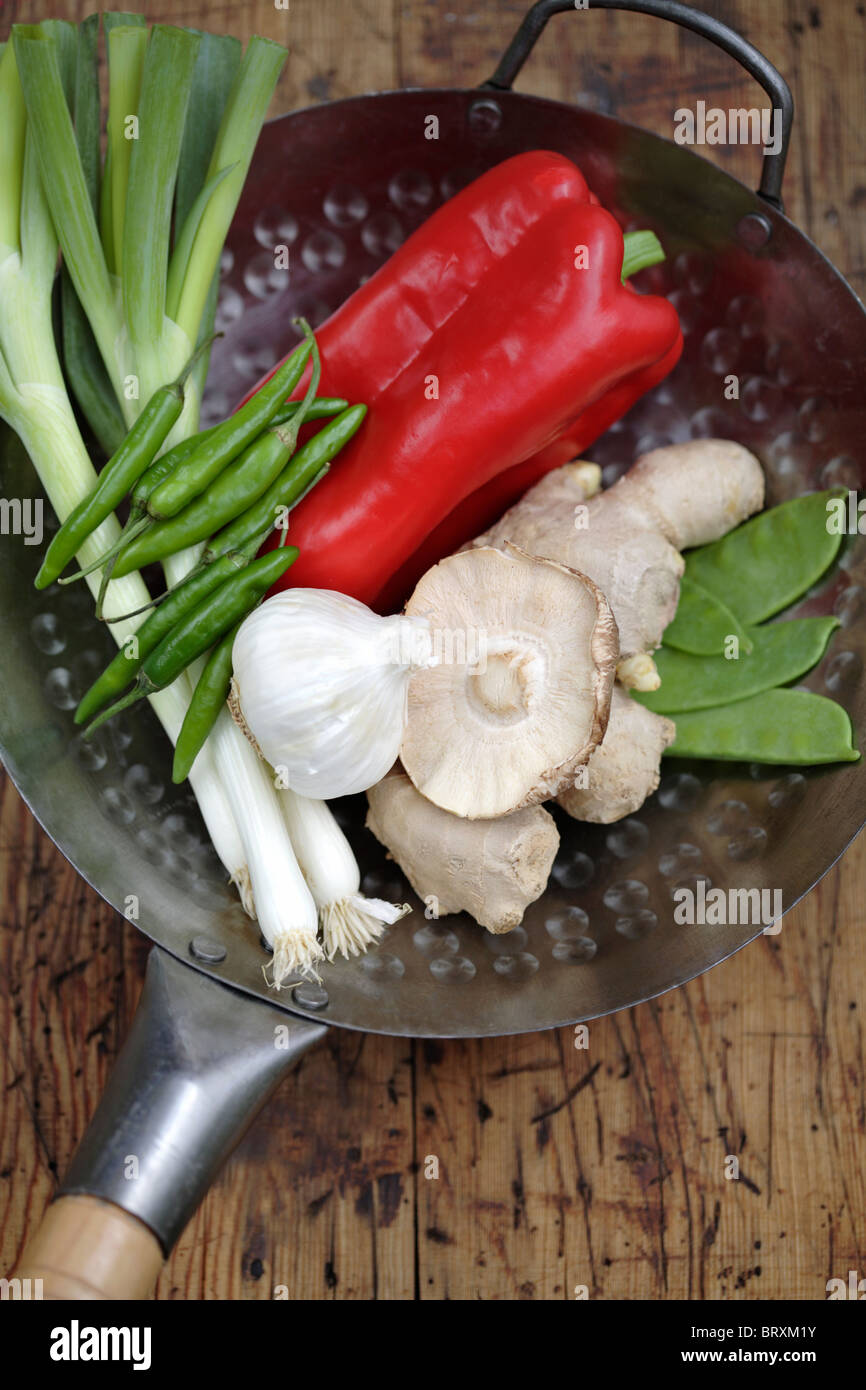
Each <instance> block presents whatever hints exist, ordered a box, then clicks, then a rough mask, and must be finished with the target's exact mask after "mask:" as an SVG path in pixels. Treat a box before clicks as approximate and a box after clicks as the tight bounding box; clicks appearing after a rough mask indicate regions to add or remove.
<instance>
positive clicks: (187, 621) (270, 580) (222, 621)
mask: <svg viewBox="0 0 866 1390" xmlns="http://www.w3.org/2000/svg"><path fill="white" fill-rule="evenodd" d="M297 558H298V550H297V547H296V546H285V547H283V548H282V549H280V550H272V551H270V552H269V553H268V554H267V555H262V556H260V557H259V559H258V560H253V562H252V563H251V564H249V565H247V567H246V568H245V569H243V570H241V572H240V573H239V574H235V575H233V576H232V577H231V578H229V579H226V580H224V582H223V583H222V584H221V585H220V586H219V588H218V589H215V590H214V591H213V592H212V593H210V594H208V596H207V598H205V599H203V600H202V602H201V603H199V604H197V605H196V607H195V608H193V609H192V610H191V611H190V612H188V613H186V614H185V615H184V616H183V617H182V618H181V620H180V622H178V623H175V624H174V626H173V627H172V628H171V630H170V632H168V633H167V634H166V636H165V637H163V639H162V641H161V642H160V643H159V645H158V646H157V647H156V648H155V649H154V650H153V651H152V652H151V653H150V654H149V656H148V657H147V658H146V659H145V661H143V662H142V664H141V666H140V668H139V671H138V675H137V677H136V682H135V686H134V688H133V689H132V690H131V691H130V692H129V694H127V695H124V696H123V698H122V699H120V700H116V701H115V703H114V704H113V705H110V706H109V707H108V709H107V710H103V712H102V713H101V714H99V715H97V717H96V718H95V719H94V720H93V721H92V723H91V724H89V725H88V727H87V729H86V730H85V737H89V736H90V734H92V733H93V731H94V730H95V729H97V728H99V726H100V724H103V723H104V722H105V721H106V720H107V719H111V718H112V716H113V715H115V714H119V713H120V711H121V710H124V709H128V708H129V706H130V705H132V704H135V703H136V701H138V700H143V699H146V698H147V697H148V696H150V695H152V694H153V693H154V691H157V690H164V689H165V687H166V686H167V685H171V683H172V681H176V680H177V678H178V676H179V675H181V674H182V672H183V671H185V670H186V668H187V666H189V664H190V662H192V661H195V659H196V657H199V656H201V655H202V653H203V652H206V651H207V650H208V648H209V647H212V646H213V644H214V643H215V642H217V641H218V640H219V639H220V638H221V637H222V636H224V634H225V633H226V632H228V631H229V629H230V628H232V627H234V626H235V624H236V623H238V622H240V621H241V620H242V619H243V618H245V617H246V616H247V614H248V613H250V612H252V610H253V609H254V608H255V606H256V604H257V603H258V602H259V600H260V599H262V598H263V597H264V595H265V594H266V593H267V591H268V589H270V588H271V587H272V586H273V585H274V584H275V583H276V582H277V580H278V579H280V578H281V577H282V575H284V574H285V572H286V570H287V569H288V568H289V566H290V565H291V564H293V563H294V562H295V560H296V559H297ZM155 616H156V615H155Z"/></svg>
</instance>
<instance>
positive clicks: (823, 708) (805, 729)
mask: <svg viewBox="0 0 866 1390" xmlns="http://www.w3.org/2000/svg"><path fill="white" fill-rule="evenodd" d="M676 726H677V734H676V738H675V739H674V741H673V743H672V744H671V745H670V747H668V748H666V749H665V753H664V756H665V757H666V758H713V759H720V760H722V761H730V762H750V763H751V762H754V763H788V764H792V765H795V764H796V765H800V766H805V767H810V766H814V765H816V764H818V763H840V762H849V763H850V762H856V761H857V760H858V758H859V757H860V754H859V753H858V751H857V749H856V748H855V747H854V745H853V738H852V729H851V720H850V719H849V717H848V715H847V713H846V711H845V710H844V709H843V708H842V706H841V705H837V704H836V702H835V700H828V699H827V698H826V696H824V695H815V694H813V693H812V691H811V690H764V691H762V692H761V694H760V695H752V696H750V697H749V699H747V700H738V701H737V702H736V703H735V704H732V705H716V706H715V707H714V708H713V709H704V710H691V711H689V712H688V713H685V714H678V715H677V717H676Z"/></svg>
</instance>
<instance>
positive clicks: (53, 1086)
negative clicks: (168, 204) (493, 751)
mask: <svg viewBox="0 0 866 1390" xmlns="http://www.w3.org/2000/svg"><path fill="white" fill-rule="evenodd" d="M90 8H91V6H90V4H89V3H87V4H85V3H71V0H65V2H64V0H59V2H58V3H57V4H55V5H53V6H48V5H46V4H45V3H44V0H34V2H33V3H28V4H23V3H21V4H12V5H11V6H10V5H9V4H6V5H5V6H4V7H3V8H2V10H0V37H3V36H4V35H5V33H6V31H7V26H8V24H9V23H10V22H11V21H12V20H18V19H20V20H28V19H34V18H40V17H42V16H44V15H45V14H47V13H53V14H55V15H61V16H68V17H69V18H72V19H78V18H80V17H82V15H83V14H85V13H86V12H87V11H88V10H89V9H90ZM705 8H707V9H708V10H710V11H712V12H713V13H715V14H717V15H718V16H719V17H721V18H723V19H725V20H726V21H728V22H729V23H731V24H733V25H734V26H735V27H737V28H739V29H740V30H741V32H743V33H745V34H746V35H747V37H749V38H750V39H751V40H752V41H753V42H754V43H756V44H757V45H758V46H759V47H761V48H762V49H763V50H764V51H765V52H766V53H767V54H768V55H769V56H770V57H771V58H772V59H773V61H774V62H776V64H777V65H778V66H779V67H780V68H781V69H782V71H783V72H784V73H785V74H786V75H787V76H788V78H789V80H790V81H791V84H792V87H793V89H794V95H795V101H796V104H797V113H798V114H797V122H796V126H795V136H794V140H793V143H792V148H791V157H790V162H789V170H788V178H787V183H786V203H787V208H788V211H789V213H790V215H791V216H792V217H793V218H794V220H795V221H797V222H799V223H800V225H802V226H803V227H804V228H805V230H806V231H807V232H809V234H810V235H811V236H812V237H813V238H814V239H815V240H816V241H817V243H818V244H819V246H821V248H822V249H823V250H824V251H825V252H826V253H827V255H828V256H829V257H830V258H831V259H832V260H833V261H834V262H835V263H836V264H837V265H838V267H839V268H840V269H841V270H842V271H843V272H844V273H845V274H846V275H847V276H848V278H849V279H850V280H851V281H852V283H853V284H854V286H855V288H861V289H862V286H863V281H864V277H866V224H864V219H863V215H862V213H863V207H864V204H866V152H864V147H863V144H862V140H861V119H860V118H861V116H862V94H861V93H862V74H863V70H864V59H866V7H864V6H863V5H861V4H858V3H856V2H855V3H847V0H844V2H843V0H824V3H807V2H806V0H765V3H763V4H761V5H760V6H758V5H755V4H750V3H748V0H726V3H713V4H709V3H708V4H706V6H705ZM523 10H524V5H523V3H522V0H509V2H508V3H498V4H494V3H492V0H485V2H484V3H480V2H479V0H474V3H470V0H412V3H406V4H400V3H390V0H357V3H352V4H346V3H343V0H292V4H291V9H290V11H289V13H288V14H286V12H285V11H278V10H276V9H275V7H274V6H273V5H269V4H265V3H264V2H263V0H260V2H259V3H254V4H247V5H244V6H238V5H225V4H221V3H213V2H212V0H209V2H208V3H205V0H191V2H190V3H188V4H183V5H180V4H170V3H165V4H160V5H155V6H153V7H152V8H151V9H150V10H149V11H148V17H149V18H150V19H151V20H175V21H178V22H181V23H185V24H196V23H197V24H201V25H205V24H206V25H207V26H208V27H210V28H212V29H214V30H221V29H222V30H231V31H232V32H234V33H237V34H239V35H240V36H242V37H246V36H247V35H249V34H250V33H251V32H253V31H257V32H260V33H266V34H269V35H272V36H273V37H275V38H280V39H283V40H284V41H286V40H287V41H288V42H289V44H290V47H291V58H290V62H289V64H288V67H287V70H286V73H285V74H284V77H283V80H282V82H281V84H280V89H279V91H278V93H277V97H276V99H275V110H280V111H282V110H288V109H290V108H292V107H294V106H297V105H306V104H309V103H310V102H316V101H321V100H327V99H330V98H334V97H340V96H344V95H347V94H350V93H356V92H361V91H366V90H373V89H376V88H383V87H394V86H398V85H420V86H428V85H429V86H432V85H461V84H465V85H470V84H472V83H474V82H477V81H479V80H482V79H483V78H485V77H487V76H489V74H490V72H491V71H492V69H493V67H494V66H495V63H496V61H497V59H498V57H499V55H500V52H501V50H502V48H503V47H504V44H505V42H506V41H507V39H508V38H509V37H510V35H511V32H512V30H513V29H514V28H515V27H516V25H517V23H518V21H519V19H520V17H521V16H522V13H523ZM518 86H519V87H520V89H522V90H527V91H534V92H538V93H540V94H543V95H547V96H551V97H555V98H558V99H561V100H565V101H569V102H580V103H583V104H586V105H589V106H592V107H595V108H596V109H599V110H602V111H608V112H613V113H615V114H617V115H619V116H621V117H623V118H624V119H626V120H630V121H633V122H635V123H637V124H641V125H644V126H646V127H648V128H650V129H653V130H656V131H658V132H659V133H660V134H665V135H670V134H671V130H672V120H673V110H674V109H675V107H676V106H678V105H684V104H691V103H693V102H694V100H695V99H697V98H698V97H703V98H704V99H705V100H707V101H708V102H709V103H712V104H716V105H721V106H725V107H727V106H729V105H737V106H740V105H746V106H751V105H761V104H762V99H761V96H760V92H759V89H758V88H757V87H756V86H755V85H754V84H753V83H752V82H751V81H750V79H748V78H747V77H746V76H744V75H743V74H741V73H740V72H739V71H738V70H737V68H736V66H735V64H734V63H733V62H732V60H730V59H729V58H726V57H725V56H724V55H721V54H719V53H717V52H715V50H713V49H711V48H710V47H709V46H708V45H706V44H704V43H702V42H701V41H700V40H698V39H696V38H694V37H693V36H691V35H687V34H684V33H682V32H680V31H678V30H676V29H675V28H674V27H673V26H670V25H667V26H666V25H663V24H661V23H655V22H654V21H652V20H649V19H647V18H645V17H640V16H634V15H623V14H619V15H614V14H609V13H606V12H605V13H600V12H596V13H592V12H591V11H590V12H588V13H583V12H576V13H575V14H567V15H563V16H559V17H558V18H556V19H555V20H553V21H552V22H551V25H550V28H549V30H548V33H547V34H546V35H545V37H544V39H543V40H542V42H541V43H540V44H539V47H538V50H537V52H536V54H535V55H534V56H533V57H532V59H531V60H530V62H529V63H528V64H527V67H526V69H525V71H524V73H523V74H522V75H521V78H520V80H519V83H518ZM714 157H717V158H719V159H720V160H721V161H723V162H724V164H725V167H727V168H729V169H730V170H731V172H733V173H735V174H736V175H737V176H739V177H742V178H744V179H746V180H747V181H749V182H751V183H755V182H756V179H757V157H756V154H755V151H754V150H751V149H733V150H732V151H730V152H727V153H721V152H714ZM0 863H2V895H0V925H2V927H3V931H2V934H0V951H2V965H3V971H2V989H0V1011H2V1021H0V1036H2V1039H3V1043H4V1053H5V1057H4V1066H5V1075H4V1083H3V1084H4V1092H3V1112H2V1128H0V1226H2V1258H0V1264H2V1266H3V1268H4V1269H6V1268H8V1267H9V1266H11V1265H12V1263H13V1262H14V1260H15V1258H16V1256H17V1255H18V1254H19V1253H20V1251H21V1248H22V1245H23V1241H24V1234H25V1231H27V1230H28V1229H32V1228H33V1226H34V1224H35V1222H36V1221H37V1219H38V1217H39V1215H40V1214H41V1211H42V1209H43V1207H44V1205H45V1202H46V1200H47V1197H48V1195H49V1193H50V1191H51V1190H52V1187H53V1184H54V1181H55V1178H56V1175H57V1173H58V1172H59V1171H61V1170H62V1169H63V1168H65V1166H66V1164H67V1163H68V1161H69V1158H70V1155H71V1152H72V1149H73V1147H74V1144H75V1140H76V1138H77V1136H78V1135H80V1134H81V1132H82V1131H83V1129H84V1127H85V1124H86V1121H87V1117H88V1116H89V1115H90V1114H91V1113H92V1111H93V1109H94V1107H95V1104H96V1101H97V1098H98V1096H99V1093H100V1090H101V1088H102V1085H103V1084H104V1081H105V1077H106V1075H107V1072H108V1069H109V1067H110V1064H111V1060H112V1057H113V1056H114V1055H115V1053H116V1050H117V1047H118V1045H119V1042H120V1040H121V1039H122V1037H123V1034H124V1031H125V1029H126V1027H127V1025H128V1022H129V1019H130V1017H131V1012H132V1009H133V1007H134V1003H135V999H136V997H137V994H138V991H139V989H140V985H141V979H142V975H143V966H144V960H145V956H146V949H147V948H146V944H145V942H144V941H143V939H142V938H141V937H140V936H139V935H138V934H137V933H136V932H134V931H133V929H132V928H131V927H130V926H129V925H128V924H127V923H125V922H123V921H121V920H120V919H118V918H116V917H115V916H114V914H113V913H111V912H110V911H109V910H108V909H107V908H106V907H105V906H104V905H103V904H102V903H101V902H100V900H99V899H98V898H97V897H96V896H95V894H93V893H92V892H91V891H90V890H89V889H88V888H87V887H86V886H85V885H84V884H83V883H82V882H81V881H80V880H79V879H78V878H77V877H76V875H75V874H74V873H73V872H72V870H71V869H70V868H69V866H68V865H67V864H66V863H65V862H64V861H63V859H62V858H61V857H60V855H59V854H58V853H57V852H56V851H55V850H54V849H53V847H52V845H51V844H50V842H49V841H48V840H47V839H46V838H45V837H44V836H43V835H42V834H41V832H40V831H39V830H38V828H37V827H36V826H35V825H34V823H33V822H32V820H31V819H30V818H29V816H28V814H27V812H26V811H25V810H24V808H23V806H22V805H21V803H20V801H19V800H18V798H17V795H16V793H15V792H14V790H13V789H12V788H11V787H10V786H9V784H8V783H6V785H5V786H4V788H3V790H2V800H0ZM864 902H866V845H864V842H863V841H862V840H861V841H859V842H858V843H857V844H855V846H854V847H853V848H852V849H851V850H850V851H849V853H848V854H847V855H846V856H845V858H844V859H843V861H842V862H841V864H840V865H839V866H838V867H837V868H836V869H834V870H833V871H832V872H831V873H830V874H828V875H827V877H826V878H825V879H824V880H823V882H822V883H821V885H820V886H819V887H818V889H816V890H815V891H814V892H813V893H812V894H810V896H809V897H808V899H807V900H806V901H805V902H804V903H802V904H801V905H800V906H799V907H798V908H797V909H795V910H794V911H793V912H792V913H790V914H789V916H788V917H786V918H785V921H784V927H783V930H782V932H781V934H780V935H779V936H778V937H763V938H762V939H761V940H760V942H758V943H756V944H755V945H753V946H751V947H749V948H748V949H747V950H745V951H743V952H740V953H739V954H738V955H737V956H735V957H733V958H732V959H731V960H729V961H727V962H726V963H724V964H723V965H721V966H718V967H717V968H716V969H715V970H713V971H711V972H710V973H709V974H708V975H705V976H704V977H702V978H701V979H700V980H697V981H695V982H693V983H692V984H690V985H687V986H686V987H684V988H682V989H680V990H677V991H675V992H674V993H671V994H668V995H666V996H664V997H663V998H661V999H659V1000H657V1001H655V1002H654V1003H652V1004H648V1005H645V1006H642V1007H640V1008H637V1009H634V1010H632V1011H630V1012H627V1013H621V1014H618V1015H615V1016H613V1017H611V1018H608V1019H604V1020H601V1021H599V1022H597V1023H594V1024H591V1025H590V1027H589V1036H588V1047H586V1048H579V1047H576V1046H575V1037H574V1035H573V1033H572V1032H571V1031H570V1030H567V1029H566V1030H562V1031H560V1032H554V1033H546V1034H539V1035H530V1036H525V1037H518V1038H510V1039H502V1040H496V1041H484V1042H464V1043H439V1044H431V1043H411V1042H403V1041H399V1040H394V1039H388V1038H373V1037H361V1036H358V1035H353V1034H348V1033H343V1032H341V1031H339V1030H335V1031H334V1033H333V1034H332V1035H330V1036H329V1037H328V1040H327V1042H326V1043H325V1044H324V1045H323V1046H322V1047H320V1048H319V1049H318V1050H317V1051H316V1052H315V1053H313V1054H312V1055H309V1056H308V1057H307V1058H306V1059H305V1060H304V1062H303V1063H302V1065H301V1067H300V1069H299V1070H298V1071H297V1072H296V1073H295V1074H294V1075H293V1076H292V1077H291V1078H290V1079H289V1080H288V1081H287V1082H286V1083H285V1084H284V1085H283V1087H282V1088H281V1089H280V1091H279V1092H278V1094H277V1096H276V1098H275V1099H274V1100H273V1102H272V1103H271V1104H270V1105H269V1107H268V1108H267V1110H266V1111H265V1112H264V1114H263V1115H262V1116H261V1117H260V1118H259V1120H258V1121H257V1122H256V1124H255V1126H254V1127H253V1129H252V1130H251V1131H250V1133H249V1134H248V1136H247V1138H246V1139H245V1140H244V1142H243V1144H242V1146H241V1148H240V1149H239V1151H238V1152H237V1154H236V1155H235V1157H234V1158H233V1160H232V1161H231V1162H230V1164H229V1165H228V1167H227V1169H226V1170H225V1172H224V1174H223V1175H222V1177H221V1178H220V1180H219V1181H218V1183H217V1184H216V1186H215V1187H214V1189H213V1190H212V1192H211V1193H210V1194H209V1196H208V1198H207V1200H206V1201H205V1203H204V1205H203V1207H202V1208H201V1210H200V1211H199V1213H198V1214H197V1216H196V1217H195V1219H194V1220H193V1221H192V1222H191V1223H190V1226H189V1228H188V1229H187V1231H186V1232H185V1233H184V1236H183V1238H182V1239H181V1241H180V1243H179V1245H178V1247H177V1249H176V1250H175V1252H174V1254H173V1256H172V1258H171V1260H170V1261H169V1264H168V1266H167V1267H166V1269H165V1271H164V1273H163V1275H162V1278H161V1280H160V1283H159V1287H158V1296H159V1297H162V1298H209V1299H210V1298H228V1299H255V1298H264V1299H268V1298H273V1297H274V1296H275V1290H278V1291H279V1293H280V1295H283V1294H284V1293H285V1294H287V1295H288V1296H289V1297H291V1298H293V1299H299V1298H315V1299H320V1298H335V1299H343V1298H357V1299H373V1298H380V1299H411V1298H429V1299H446V1298H449V1299H453V1298H466V1299H468V1298H483V1299H495V1298H499V1299H533V1298H535V1299H560V1298H569V1299H571V1298H575V1297H576V1296H579V1295H580V1294H581V1293H582V1291H583V1290H586V1292H587V1294H588V1295H589V1296H590V1297H593V1298H606V1299H623V1298H628V1299H632V1298H653V1299H686V1298H690V1299H730V1298H734V1299H739V1298H744V1299H752V1298H765V1299H772V1298H797V1299H821V1298H824V1297H825V1296H826V1294H825V1284H826V1281H827V1279H829V1278H831V1277H842V1278H846V1277H847V1272H848V1270H850V1269H856V1270H859V1271H860V1275H861V1277H862V1276H863V1275H864V1274H866V1229H864V1212H866V1190H864V1188H866V1180H864V1163H863V1154H864V1139H866V1062H864V1009H866V1001H864V991H863V985H864V979H866V945H864V940H866V938H864V908H863V904H864ZM732 1157H733V1158H736V1159H737V1160H738V1163H739V1179H738V1180H733V1179H729V1178H726V1176H725V1171H726V1164H727V1166H728V1167H729V1166H730V1159H731V1158H732Z"/></svg>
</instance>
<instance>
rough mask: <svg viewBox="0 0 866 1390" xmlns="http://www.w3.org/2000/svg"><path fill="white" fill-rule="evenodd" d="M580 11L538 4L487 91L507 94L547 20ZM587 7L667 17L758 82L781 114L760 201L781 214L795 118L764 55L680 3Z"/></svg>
mask: <svg viewBox="0 0 866 1390" xmlns="http://www.w3.org/2000/svg"><path fill="white" fill-rule="evenodd" d="M580 8H583V7H582V6H580V5H577V4H575V0H537V3H536V4H535V5H533V6H532V9H531V10H529V12H528V13H527V15H526V17H525V18H524V20H523V23H522V24H521V26H520V28H519V29H518V31H517V33H516V34H515V35H514V38H513V39H512V40H511V43H510V44H509V45H508V47H507V49H506V50H505V52H504V54H503V55H502V59H501V61H500V63H499V66H498V67H497V69H496V71H495V72H494V74H493V76H492V77H491V78H490V79H489V81H487V82H485V83H483V86H485V87H494V88H498V89H499V90H500V91H509V90H510V88H511V86H512V84H513V82H514V80H515V78H516V77H517V75H518V73H519V72H520V69H521V68H522V67H523V64H524V63H525V62H526V60H527V58H528V57H529V55H530V53H531V52H532V50H533V48H534V47H535V45H536V43H537V42H538V40H539V38H540V37H541V34H542V31H543V30H544V28H545V25H546V24H547V21H548V20H549V19H550V18H551V16H553V15H555V14H563V13H565V12H566V11H567V10H571V11H574V10H576V9H580ZM586 8H587V9H593V10H633V11H634V12H635V13H637V14H648V15H653V16H655V18H657V19H669V20H671V22H672V23H673V24H680V25H682V26H683V28H685V29H691V30H692V31H693V32H694V33H695V34H700V35H701V36H702V37H703V38H705V39H709V41H710V42H711V43H714V44H715V45H716V46H717V47H718V48H721V49H723V50H724V52H725V53H729V54H730V55H731V57H732V58H736V60H737V62H738V63H739V64H740V66H741V67H743V68H745V70H746V72H747V73H748V74H749V75H750V77H753V78H754V79H755V81H756V82H758V83H760V85H761V86H762V87H763V89H764V91H765V92H766V93H767V96H768V97H769V98H770V101H771V103H772V106H773V109H774V110H778V111H780V112H781V120H782V140H781V145H780V148H779V150H778V151H777V152H776V153H765V154H764V163H763V168H762V170H761V185H760V187H759V189H758V193H759V195H760V197H762V198H763V199H764V201H765V202H768V203H770V204H771V205H772V206H773V207H774V208H778V209H779V211H781V210H782V196H781V195H782V178H783V176H784V173H785V160H786V158H787V154H788V142H789V140H790V138H791V126H792V123H793V120H794V99H793V97H792V96H791V89H790V87H789V86H788V84H787V82H786V81H785V79H784V77H783V76H782V74H781V73H780V72H779V71H778V69H777V68H775V67H774V66H773V64H772V63H771V62H770V61H769V59H768V58H765V57H764V55H763V53H761V51H760V50H759V49H757V48H755V47H754V45H753V44H751V43H749V42H748V41H747V40H746V39H744V38H743V37H742V36H741V35H740V34H738V33H737V32H736V31H735V30H734V29H730V28H729V27H728V25H727V24H722V22H721V20H718V19H714V18H713V16H712V15H708V14H704V13H702V11H700V10H696V9H693V8H692V6H691V5H683V4H680V3H679V0H589V3H588V5H587V6H586Z"/></svg>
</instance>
